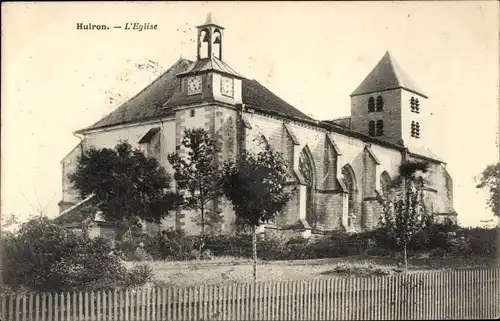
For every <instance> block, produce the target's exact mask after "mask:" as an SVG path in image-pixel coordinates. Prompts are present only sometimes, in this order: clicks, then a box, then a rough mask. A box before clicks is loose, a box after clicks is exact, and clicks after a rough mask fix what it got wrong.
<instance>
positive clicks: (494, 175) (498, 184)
mask: <svg viewBox="0 0 500 321" xmlns="http://www.w3.org/2000/svg"><path fill="white" fill-rule="evenodd" d="M477 188H486V189H488V192H489V194H490V195H489V199H488V206H489V207H490V208H491V210H492V211H493V214H494V215H495V216H500V162H498V163H496V164H491V165H488V166H487V167H486V168H485V169H484V170H483V172H482V173H481V177H480V178H479V184H478V185H477Z"/></svg>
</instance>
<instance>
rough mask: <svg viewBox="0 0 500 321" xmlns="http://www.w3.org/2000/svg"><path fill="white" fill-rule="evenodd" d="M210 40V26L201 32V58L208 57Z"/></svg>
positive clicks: (199, 49)
mask: <svg viewBox="0 0 500 321" xmlns="http://www.w3.org/2000/svg"><path fill="white" fill-rule="evenodd" d="M209 41H210V37H209V31H208V28H203V29H202V30H201V31H200V33H199V42H198V46H199V48H198V53H199V56H200V58H208V46H209V45H210V44H209Z"/></svg>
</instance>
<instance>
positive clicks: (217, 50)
mask: <svg viewBox="0 0 500 321" xmlns="http://www.w3.org/2000/svg"><path fill="white" fill-rule="evenodd" d="M221 48H222V34H221V32H220V30H219V29H215V30H214V40H213V49H212V50H213V53H212V54H213V55H214V57H216V58H219V59H222V50H221Z"/></svg>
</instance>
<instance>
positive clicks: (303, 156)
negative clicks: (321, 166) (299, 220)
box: [299, 147, 314, 225]
mask: <svg viewBox="0 0 500 321" xmlns="http://www.w3.org/2000/svg"><path fill="white" fill-rule="evenodd" d="M305 148H306V147H304V149H302V152H300V156H299V171H300V173H301V174H302V176H303V177H304V179H305V181H306V184H307V194H306V221H307V222H308V223H309V224H311V225H313V223H314V217H313V215H314V211H313V204H312V187H313V183H314V172H313V167H312V163H311V159H310V157H309V154H308V153H307V152H306V150H305Z"/></svg>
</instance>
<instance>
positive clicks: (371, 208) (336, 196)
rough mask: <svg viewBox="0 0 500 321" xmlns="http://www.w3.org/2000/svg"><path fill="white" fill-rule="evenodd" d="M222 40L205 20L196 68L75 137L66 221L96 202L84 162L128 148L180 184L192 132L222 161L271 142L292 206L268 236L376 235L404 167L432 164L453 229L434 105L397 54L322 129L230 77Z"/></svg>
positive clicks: (442, 213)
mask: <svg viewBox="0 0 500 321" xmlns="http://www.w3.org/2000/svg"><path fill="white" fill-rule="evenodd" d="M224 32H225V29H224V28H223V27H222V26H221V25H220V24H217V23H216V22H215V21H214V19H213V18H212V16H211V15H210V14H209V15H208V16H207V19H206V21H205V23H203V24H202V25H200V26H198V27H197V39H198V40H197V44H198V46H197V52H196V60H195V61H190V60H188V59H180V60H179V61H177V62H176V63H175V64H173V65H172V66H171V67H170V68H169V69H168V70H167V71H165V72H164V73H163V74H162V75H161V76H159V77H158V78H157V79H156V80H155V81H153V82H152V83H151V84H149V85H148V86H147V87H146V88H144V89H143V90H142V91H140V92H139V93H138V94H136V95H135V96H134V97H132V98H131V99H130V100H128V101H127V102H125V103H124V104H122V105H121V106H119V107H118V108H117V109H116V110H114V111H113V112H111V113H110V114H108V115H107V116H105V117H104V118H102V119H101V120H99V121H98V122H96V123H95V124H93V125H91V126H89V127H86V128H84V129H81V130H78V131H77V132H76V134H78V135H80V137H81V138H82V141H81V143H80V144H79V145H78V146H76V147H75V148H74V149H73V150H72V151H71V152H70V153H69V154H68V155H67V156H66V157H65V158H64V159H63V160H62V161H61V163H62V174H63V186H62V189H63V194H62V195H63V196H62V201H61V202H60V203H59V206H60V213H61V215H62V216H64V215H69V214H70V213H71V212H73V211H76V210H78V208H79V207H80V206H82V205H83V204H85V202H88V200H81V199H79V197H78V193H77V192H76V191H75V190H74V188H73V187H72V186H71V184H70V182H69V180H68V175H69V174H70V173H71V172H72V171H73V170H74V168H75V166H76V161H77V158H78V156H79V155H80V153H81V152H82V151H83V150H85V149H87V148H89V147H91V146H93V147H96V148H105V147H106V148H113V147H114V146H115V145H116V144H117V143H118V142H119V141H120V140H126V141H128V142H129V143H130V144H131V145H132V146H135V147H139V148H141V149H142V150H143V151H144V152H145V153H146V155H147V156H153V157H156V158H157V159H158V161H159V162H160V164H161V165H162V166H164V167H165V169H166V170H167V171H168V172H170V173H172V167H171V165H170V164H169V162H168V160H167V155H168V154H170V153H173V152H177V153H181V154H182V153H185V152H186V151H185V150H184V149H183V148H182V146H181V140H182V134H183V131H184V129H186V128H193V127H203V128H205V129H207V130H209V131H210V132H212V133H213V134H215V135H216V136H217V137H218V138H219V139H220V140H221V142H222V151H221V155H220V157H221V159H230V158H233V157H235V155H237V154H238V153H240V152H241V151H242V150H244V149H251V150H255V149H257V148H261V147H260V146H261V145H259V142H264V143H265V144H268V145H270V146H271V147H272V148H274V149H275V150H277V151H279V152H281V153H282V154H283V156H284V158H285V159H286V160H287V162H288V163H289V170H290V173H289V174H290V182H289V184H288V185H287V189H288V191H289V192H290V193H291V195H292V198H291V200H290V201H289V203H288V204H287V205H286V208H285V209H284V210H283V211H282V213H280V214H279V215H278V216H277V217H276V219H275V220H274V221H273V222H272V223H269V224H267V225H266V226H265V228H266V229H274V230H280V231H283V232H285V233H287V232H290V233H292V234H293V233H300V234H301V235H303V236H309V235H311V234H324V233H328V232H329V231H334V230H345V231H348V232H360V231H366V230H369V229H372V228H374V227H375V226H376V225H377V223H378V220H379V218H380V214H381V210H382V201H383V195H384V189H385V188H387V184H388V182H389V181H390V180H391V179H392V178H394V177H395V176H396V175H397V173H398V167H399V165H400V164H401V163H402V162H406V161H423V162H426V163H428V164H429V171H428V173H427V183H426V186H425V188H424V203H425V207H426V209H427V210H428V211H429V212H430V213H432V214H433V215H434V217H435V219H436V220H443V219H446V218H448V219H450V220H452V221H454V222H456V216H457V214H456V212H455V210H454V208H453V197H452V194H453V192H452V191H453V186H452V185H453V184H452V179H451V177H450V175H449V174H448V172H447V170H446V167H445V165H446V164H445V162H444V161H443V160H442V159H440V158H439V157H438V156H436V155H435V154H434V153H433V152H431V151H430V150H429V149H428V148H427V146H426V141H427V142H428V141H429V140H430V139H433V137H429V136H428V132H427V130H426V129H427V128H429V126H432V103H430V101H429V99H428V98H429V97H427V95H426V94H425V93H424V91H422V90H421V89H420V88H419V87H418V86H417V85H416V84H415V83H414V82H413V81H412V80H411V78H410V77H409V76H408V75H407V74H406V73H405V72H404V71H403V70H402V68H401V67H400V66H399V65H398V63H397V62H396V61H395V59H394V57H392V56H391V54H390V53H389V52H387V53H386V54H385V55H384V56H383V57H382V58H381V60H380V61H379V62H378V63H377V65H376V66H375V68H374V69H373V70H372V71H371V72H370V73H369V74H368V76H367V77H366V78H365V79H364V80H362V81H361V83H360V85H359V86H358V87H357V88H356V89H355V90H354V91H353V92H352V93H351V95H350V96H351V115H350V116H348V117H343V118H339V119H332V120H325V121H321V120H316V119H313V118H311V117H309V116H308V115H306V114H305V113H304V112H303V111H301V110H300V109H299V108H296V107H294V106H291V105H290V104H288V103H287V102H285V101H284V100H283V99H281V98H279V97H278V96H277V95H276V94H274V93H273V92H271V91H270V90H269V89H267V88H266V87H264V86H263V85H261V84H260V83H259V82H258V81H256V80H253V79H248V78H246V77H245V76H244V75H241V74H239V73H238V72H237V71H236V70H234V69H233V68H231V67H230V65H229V62H228V61H226V60H225V57H224V50H223V49H224V46H227V45H229V46H230V45H231V44H230V43H226V42H225V41H224V40H225V39H224ZM277 72H279V71H277ZM303 90H306V89H303ZM305 112H307V111H305ZM212 206H213V209H214V210H215V211H216V212H217V213H219V215H220V216H221V217H222V221H221V222H220V223H218V225H219V226H217V229H218V231H220V232H221V233H231V232H233V231H234V230H235V225H234V221H235V215H234V211H233V209H232V205H231V203H230V202H229V201H227V200H225V199H219V200H216V201H214V203H213V204H212ZM195 216H196V213H194V212H189V211H178V212H177V213H172V215H171V216H169V217H168V218H166V219H165V221H164V223H163V224H162V226H161V227H158V228H168V227H177V228H181V229H184V230H185V231H186V232H187V233H188V234H198V233H200V229H201V228H200V226H199V225H197V224H195V223H194V221H193V218H194V217H195Z"/></svg>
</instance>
